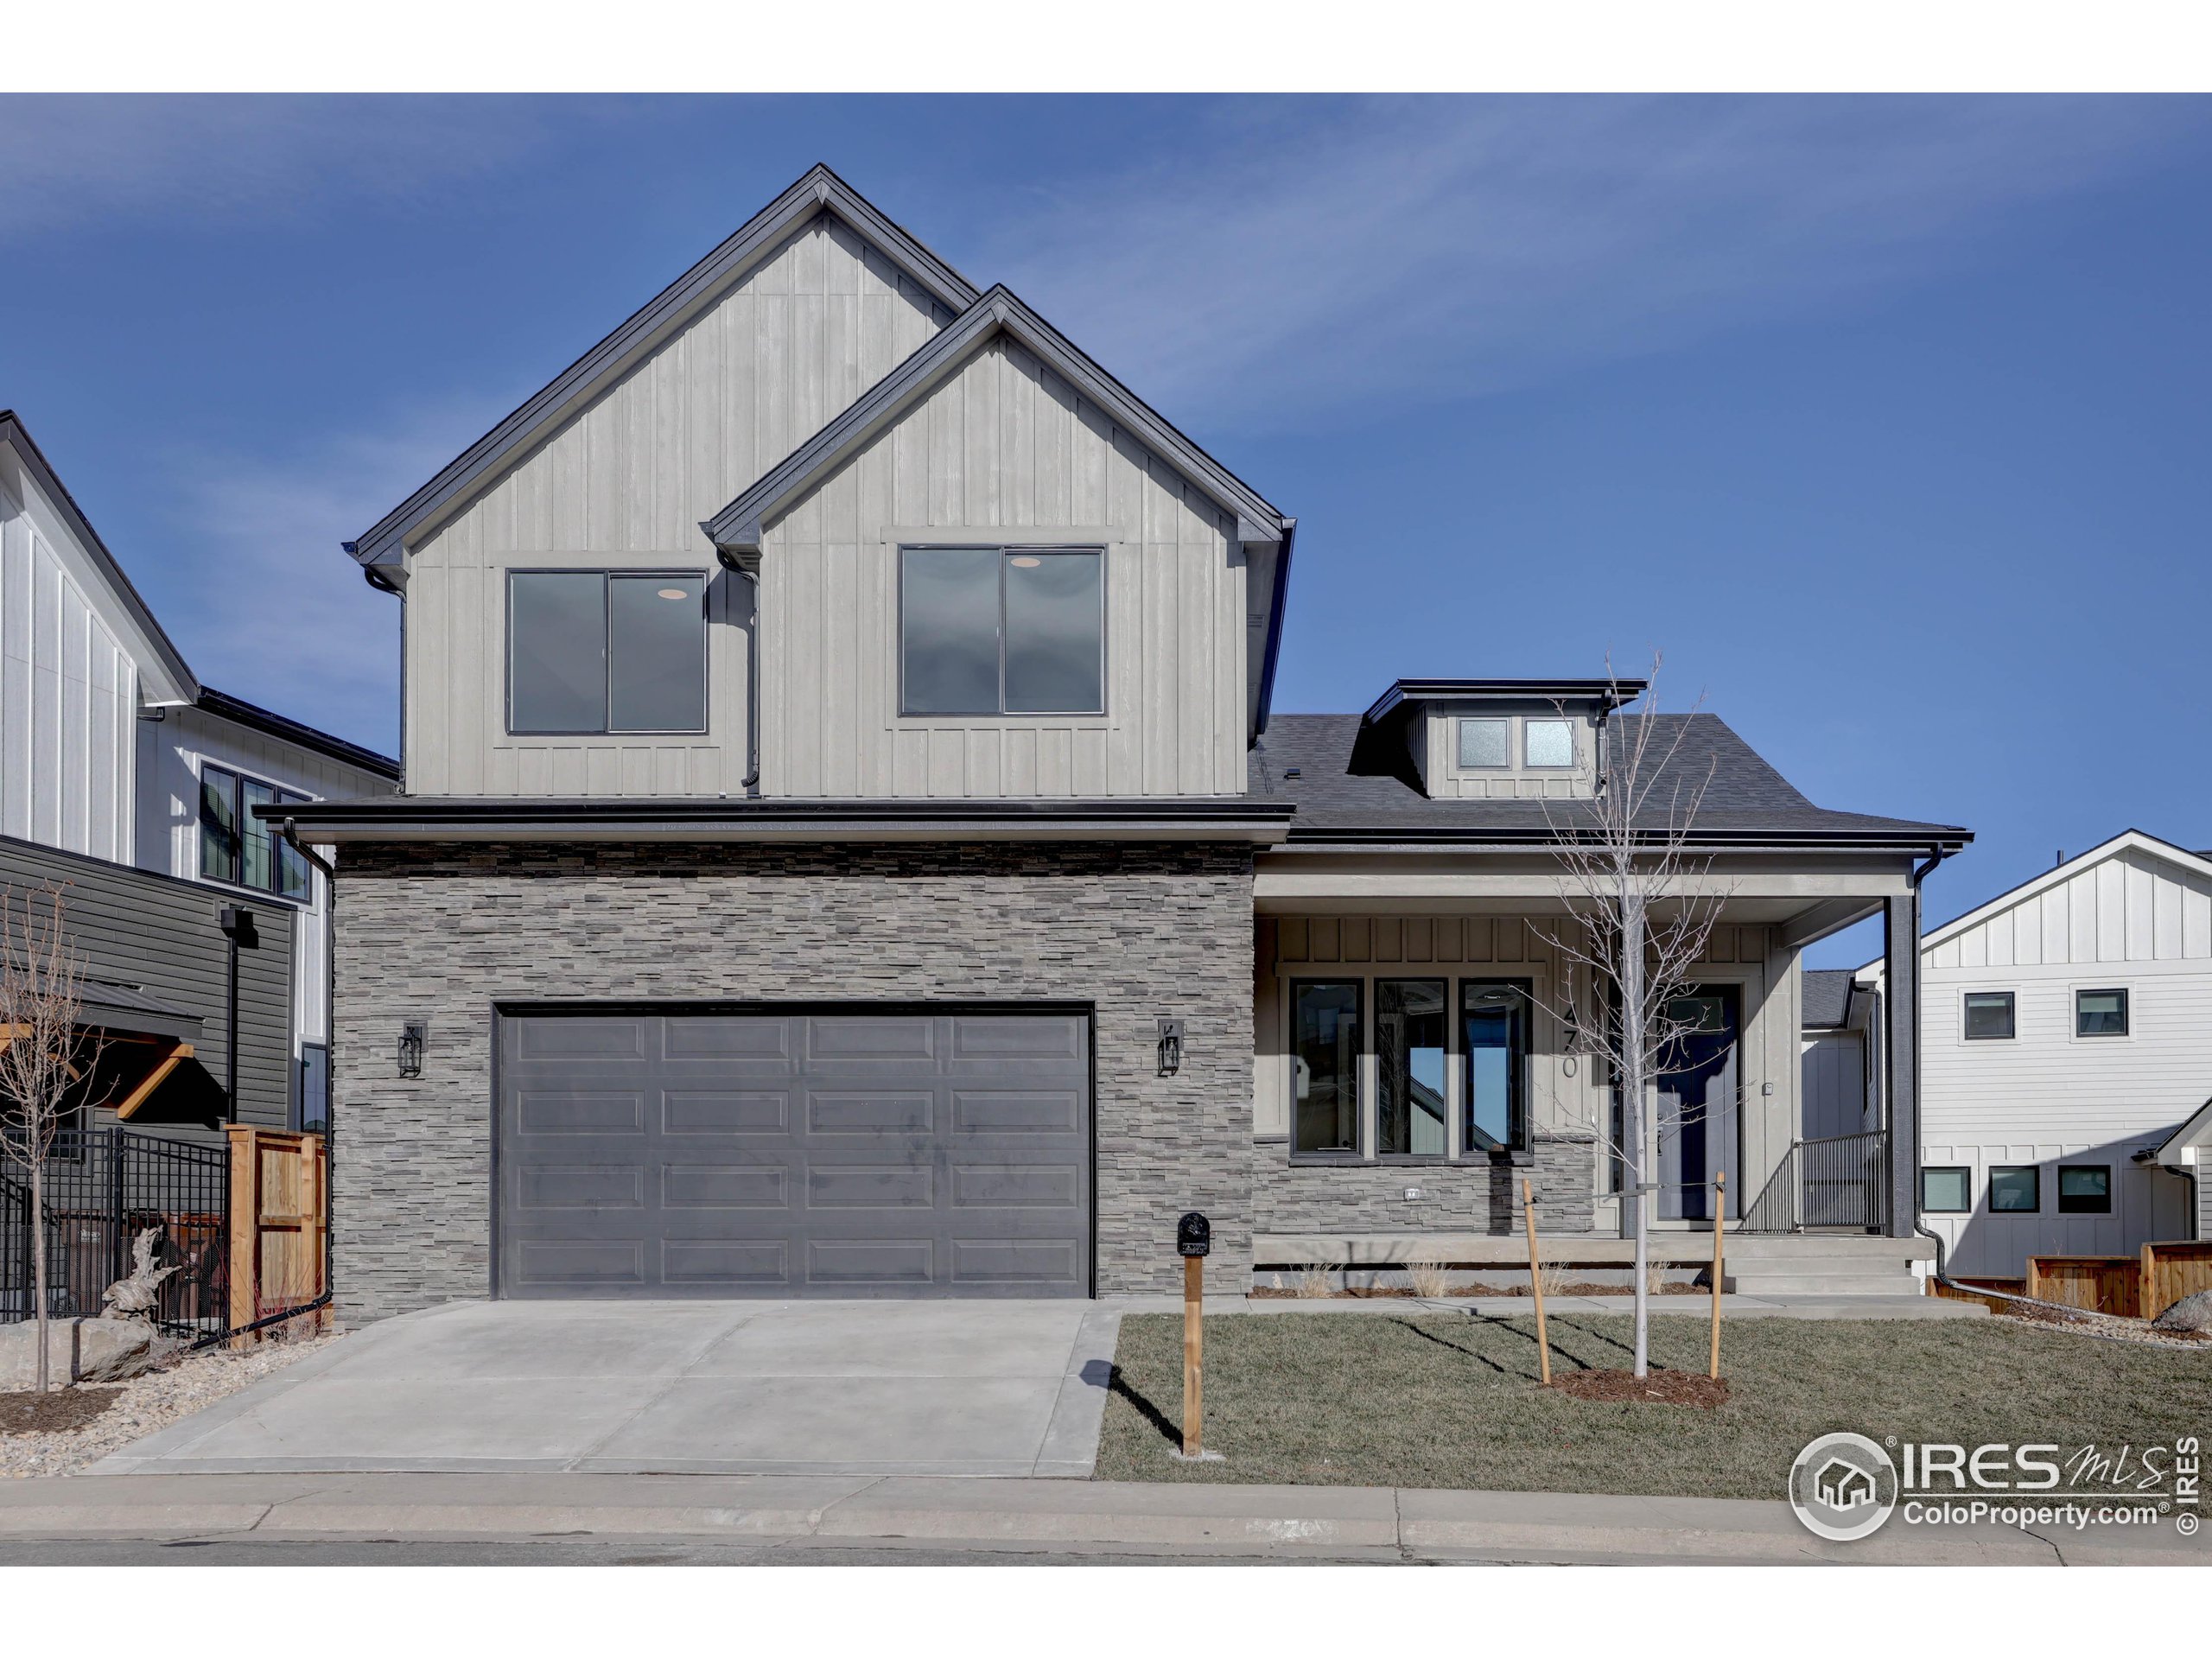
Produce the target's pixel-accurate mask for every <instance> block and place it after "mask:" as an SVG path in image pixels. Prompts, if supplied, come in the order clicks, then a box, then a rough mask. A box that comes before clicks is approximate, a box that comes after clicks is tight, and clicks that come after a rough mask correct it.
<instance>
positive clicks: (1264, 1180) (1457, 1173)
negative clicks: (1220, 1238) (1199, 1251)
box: [1252, 1135, 1598, 1234]
mask: <svg viewBox="0 0 2212 1659" xmlns="http://www.w3.org/2000/svg"><path fill="white" fill-rule="evenodd" d="M1252 1150H1253V1169H1252V1213H1253V1222H1252V1228H1253V1230H1254V1231H1255V1232H1259V1233H1404V1234H1414V1233H1481V1232H1489V1233H1498V1234H1507V1233H1512V1232H1515V1231H1517V1230H1519V1229H1520V1226H1521V1180H1522V1177H1523V1176H1526V1177H1527V1178H1529V1180H1531V1181H1533V1182H1534V1183H1535V1189H1536V1202H1537V1205H1538V1206H1539V1207H1538V1210H1537V1219H1538V1224H1539V1226H1540V1227H1541V1229H1542V1230H1544V1231H1545V1232H1548V1233H1550V1232H1557V1233H1586V1232H1588V1231H1590V1230H1591V1229H1592V1226H1594V1225H1595V1211H1596V1206H1597V1189H1596V1183H1597V1178H1598V1162H1597V1160H1598V1147H1597V1143H1596V1142H1595V1141H1593V1140H1592V1139H1591V1138H1590V1137H1589V1136H1586V1135H1580V1136H1570V1135H1536V1136H1535V1139H1534V1141H1533V1143H1532V1145H1531V1151H1532V1153H1533V1154H1534V1161H1533V1162H1532V1163H1530V1164H1506V1163H1492V1162H1491V1161H1489V1160H1478V1161H1474V1162H1470V1163H1462V1164H1294V1163H1292V1162H1291V1161H1290V1151H1289V1148H1288V1147H1286V1146H1285V1145H1284V1144H1283V1143H1282V1142H1281V1141H1274V1142H1263V1143H1262V1144H1260V1145H1258V1146H1255V1147H1253V1149H1252ZM1409 1186H1416V1187H1419V1188H1420V1189H1421V1197H1420V1198H1412V1199H1409V1198H1407V1197H1406V1189H1407V1188H1408V1187H1409Z"/></svg>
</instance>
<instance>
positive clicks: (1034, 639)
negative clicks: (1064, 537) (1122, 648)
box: [899, 547, 1106, 715]
mask: <svg viewBox="0 0 2212 1659" xmlns="http://www.w3.org/2000/svg"><path fill="white" fill-rule="evenodd" d="M1105 601H1106V556H1105V555H1104V553H1103V552H1102V551H1101V550H1098V549H1096V548H1064V547H906V548H901V549H899V712H900V713H901V714H906V715H1100V714H1103V713H1105V712H1106V602H1105Z"/></svg>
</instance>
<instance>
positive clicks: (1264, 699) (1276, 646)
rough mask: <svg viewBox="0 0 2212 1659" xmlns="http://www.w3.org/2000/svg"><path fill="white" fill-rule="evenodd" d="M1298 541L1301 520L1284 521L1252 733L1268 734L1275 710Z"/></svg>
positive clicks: (1269, 601)
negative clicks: (1292, 561)
mask: <svg viewBox="0 0 2212 1659" xmlns="http://www.w3.org/2000/svg"><path fill="white" fill-rule="evenodd" d="M1297 543H1298V520H1297V519H1295V518H1286V519H1284V520H1283V521H1282V542H1281V545H1280V546H1278V547H1277V548H1276V549H1275V584H1274V594H1273V595H1272V596H1271V597H1270V598H1269V599H1268V645H1267V650H1266V651H1265V652H1263V653H1262V656H1261V658H1260V712H1259V716H1258V718H1257V719H1255V721H1253V722H1252V734H1253V735H1254V736H1255V737H1260V736H1263V735H1265V734H1266V732H1267V729H1268V715H1270V714H1272V713H1274V702H1275V664H1277V663H1278V662H1280V661H1281V658H1282V620H1283V614H1284V613H1285V611H1286V610H1287V608H1288V607H1289V604H1290V554H1291V550H1292V549H1293V548H1294V547H1295V546H1296V545H1297Z"/></svg>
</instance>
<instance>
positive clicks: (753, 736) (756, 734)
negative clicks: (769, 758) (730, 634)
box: [737, 569, 760, 795]
mask: <svg viewBox="0 0 2212 1659" xmlns="http://www.w3.org/2000/svg"><path fill="white" fill-rule="evenodd" d="M737 574H738V575H741V576H743V577H744V578H745V579H746V581H747V582H751V583H752V584H753V608H752V610H751V612H750V613H747V618H746V622H745V779H744V781H743V782H742V783H741V784H740V785H739V787H740V788H741V789H742V790H744V791H746V793H747V794H748V795H749V794H751V793H752V792H753V790H754V789H756V788H758V787H759V786H760V571H759V569H752V570H740V571H738V573H737Z"/></svg>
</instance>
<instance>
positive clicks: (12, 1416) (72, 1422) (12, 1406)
mask: <svg viewBox="0 0 2212 1659" xmlns="http://www.w3.org/2000/svg"><path fill="white" fill-rule="evenodd" d="M122 1392H123V1390H122V1389H119V1388H108V1389H89V1388H82V1387H79V1388H74V1389H48V1390H47V1392H46V1393H44V1394H39V1393H35V1392H33V1391H29V1390H26V1391H24V1392H23V1393H21V1394H0V1434H54V1433H64V1432H66V1431H67V1430H69V1429H73V1428H82V1427H84V1426H85V1425H86V1423H89V1422H91V1421H92V1419H93V1418H95V1417H97V1416H99V1414H101V1413H102V1412H104V1411H105V1410H106V1409H107V1408H109V1407H110V1406H111V1405H113V1404H114V1403H115V1396H116V1395H118V1394H121V1393H122Z"/></svg>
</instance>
